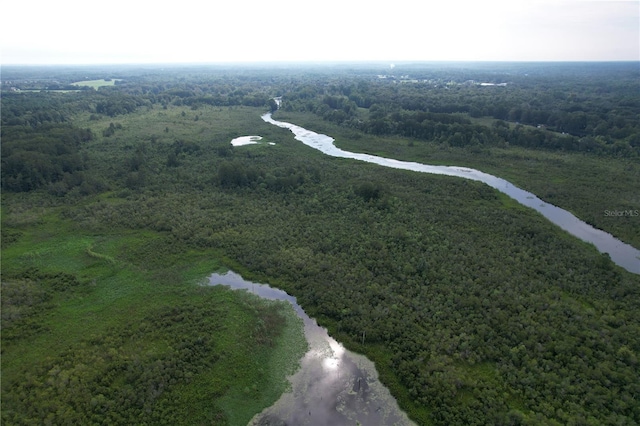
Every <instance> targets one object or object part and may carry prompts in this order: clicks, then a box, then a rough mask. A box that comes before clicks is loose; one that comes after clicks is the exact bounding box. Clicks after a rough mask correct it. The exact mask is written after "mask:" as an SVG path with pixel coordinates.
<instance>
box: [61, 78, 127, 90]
mask: <svg viewBox="0 0 640 426" xmlns="http://www.w3.org/2000/svg"><path fill="white" fill-rule="evenodd" d="M116 81H118V79H109V80H106V79H100V80H83V81H76V82H74V83H71V84H72V85H74V86H87V87H91V88H93V89H95V90H98V89H99V88H101V87H104V86H113V85H115V84H116Z"/></svg>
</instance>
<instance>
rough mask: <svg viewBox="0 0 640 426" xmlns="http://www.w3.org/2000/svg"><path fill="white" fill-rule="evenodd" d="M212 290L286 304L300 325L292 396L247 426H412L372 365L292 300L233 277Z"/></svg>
mask: <svg viewBox="0 0 640 426" xmlns="http://www.w3.org/2000/svg"><path fill="white" fill-rule="evenodd" d="M209 284H210V285H226V286H229V287H231V288H232V289H235V290H238V289H243V290H247V291H250V292H252V293H255V294H256V295H258V296H260V297H262V298H265V299H271V300H286V301H288V302H290V303H291V304H292V305H293V308H294V309H295V311H296V313H297V314H298V316H299V317H300V318H302V321H303V322H304V333H305V336H306V338H307V342H308V343H309V350H308V351H307V353H306V354H305V356H304V357H303V358H302V360H301V361H300V369H299V370H298V372H297V373H296V374H294V375H293V376H291V377H290V378H289V380H290V382H291V391H290V392H287V393H285V394H283V395H282V396H281V397H280V399H279V400H278V401H277V402H276V403H275V404H274V405H273V406H271V407H269V408H267V409H265V410H264V411H263V412H262V413H260V414H258V415H256V416H255V417H254V418H253V420H252V421H251V423H250V424H251V425H254V426H255V425H260V426H266V425H272V426H273V425H279V426H281V425H300V426H302V425H313V426H325V425H326V426H341V425H356V424H358V422H359V424H362V425H413V424H414V423H412V422H411V421H410V420H409V418H408V417H407V415H406V414H405V413H404V412H403V411H401V410H400V408H399V407H398V404H397V402H396V400H395V399H394V398H393V397H392V396H391V394H390V393H389V390H388V389H387V388H386V387H384V386H383V385H382V383H380V381H379V380H378V373H377V371H376V369H375V366H374V364H373V363H372V362H371V361H369V360H368V359H367V358H366V357H364V356H362V355H358V354H356V353H353V352H350V351H348V350H346V349H345V348H344V346H342V345H341V344H340V343H338V342H337V341H336V340H335V339H333V338H332V337H331V336H329V334H328V333H327V330H326V329H325V328H322V327H320V326H319V325H318V323H317V322H316V320H315V319H313V318H310V317H309V316H308V315H307V314H306V313H305V312H304V310H303V309H302V307H300V305H298V303H297V302H296V298H295V297H293V296H290V295H289V294H287V293H285V292H284V291H282V290H279V289H277V288H272V287H269V286H268V285H265V284H258V283H253V282H251V281H246V280H244V279H243V278H242V277H241V276H240V275H238V274H236V273H234V272H231V271H229V272H227V273H225V274H213V275H211V276H210V277H209Z"/></svg>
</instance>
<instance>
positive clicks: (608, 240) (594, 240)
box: [262, 113, 640, 274]
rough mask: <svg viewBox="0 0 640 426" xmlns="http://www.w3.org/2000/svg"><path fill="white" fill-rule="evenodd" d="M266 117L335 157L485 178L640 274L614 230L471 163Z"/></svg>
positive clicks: (633, 251)
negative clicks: (431, 161)
mask: <svg viewBox="0 0 640 426" xmlns="http://www.w3.org/2000/svg"><path fill="white" fill-rule="evenodd" d="M262 119H263V120H264V121H266V122H267V123H270V124H273V125H275V126H278V127H283V128H285V129H289V130H291V132H292V133H293V134H294V136H295V138H296V139H297V140H299V141H300V142H302V143H304V144H305V145H307V146H310V147H311V148H314V149H317V150H319V151H321V152H323V153H325V154H327V155H330V156H333V157H341V158H352V159H355V160H360V161H366V162H368V163H375V164H379V165H381V166H385V167H391V168H394V169H403V170H413V171H416V172H423V173H431V174H438V175H447V176H457V177H461V178H464V179H470V180H475V181H480V182H484V183H486V184H487V185H489V186H491V187H492V188H495V189H497V190H498V191H500V192H503V193H505V194H507V195H508V196H510V197H511V198H513V199H514V200H516V201H517V202H519V203H520V204H522V205H524V206H527V207H531V208H532V209H534V210H536V211H537V212H539V213H541V214H542V215H543V216H544V217H546V218H547V219H548V220H550V221H551V222H553V223H554V224H556V225H558V226H559V227H560V228H562V229H564V230H565V231H567V232H568V233H570V234H572V235H574V236H576V237H578V238H580V239H581V240H583V241H586V242H589V243H591V244H593V245H594V246H596V248H597V249H598V251H600V252H601V253H606V254H608V255H609V256H610V257H611V260H612V261H613V262H614V263H616V264H617V265H619V266H621V267H623V268H624V269H626V270H627V271H629V272H633V273H635V274H640V250H638V249H637V248H635V247H633V246H631V245H629V244H626V243H623V242H622V241H620V240H618V239H616V238H614V237H613V236H612V235H611V234H608V233H606V232H604V231H602V230H600V229H596V228H594V227H592V226H591V225H589V224H587V223H585V222H583V221H581V220H580V219H578V218H577V217H575V216H574V215H573V214H571V213H569V212H568V211H566V210H563V209H561V208H559V207H556V206H554V205H552V204H548V203H545V202H544V201H542V200H541V199H540V198H538V197H537V196H535V195H534V194H532V193H530V192H527V191H524V190H522V189H520V188H518V187H517V186H514V185H512V184H511V183H510V182H508V181H506V180H504V179H501V178H499V177H496V176H493V175H490V174H488V173H484V172H481V171H479V170H475V169H470V168H468V167H457V166H431V165H428V164H422V163H414V162H410V161H399V160H394V159H392V158H385V157H378V156H375V155H369V154H362V153H356V152H349V151H345V150H342V149H340V148H338V147H336V146H335V145H334V144H333V142H334V140H335V139H333V138H332V137H330V136H327V135H323V134H319V133H315V132H312V131H310V130H307V129H305V128H303V127H300V126H297V125H295V124H291V123H286V122H283V121H277V120H274V119H273V118H272V117H271V114H270V113H268V114H264V115H263V116H262Z"/></svg>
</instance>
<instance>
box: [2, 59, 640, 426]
mask: <svg viewBox="0 0 640 426" xmlns="http://www.w3.org/2000/svg"><path fill="white" fill-rule="evenodd" d="M392 71H393V74H391V70H389V68H385V67H383V66H382V65H376V64H350V65H348V64H341V65H335V66H329V65H324V66H318V67H316V68H313V69H306V68H304V67H301V66H300V67H298V66H291V67H284V66H283V67H280V68H266V67H259V66H253V67H246V68H243V69H234V68H231V67H222V66H218V67H214V66H211V67H185V68H180V67H174V68H169V69H160V68H154V67H151V66H149V67H145V68H136V67H127V68H117V67H112V68H99V67H96V68H89V67H87V68H84V69H75V68H62V67H60V68H35V67H26V68H19V67H13V68H10V67H7V68H6V69H5V67H3V69H2V73H3V81H2V122H1V124H2V128H1V132H2V134H1V137H2V255H3V267H2V371H3V376H4V377H3V381H2V393H3V406H2V420H3V423H6V424H33V423H43V424H63V423H69V422H71V423H73V422H75V423H78V422H82V423H96V424H99V423H109V424H132V423H138V424H144V423H146V424H246V423H247V422H248V421H249V419H250V418H251V416H252V415H253V414H255V413H257V412H259V411H260V410H261V409H262V408H264V407H265V406H268V405H269V404H270V403H272V402H273V401H274V400H275V399H276V398H277V395H278V394H279V393H280V392H282V390H283V388H284V385H283V380H284V377H285V375H286V372H287V371H290V370H288V368H289V369H290V368H292V366H293V368H295V359H298V358H299V357H300V354H301V353H302V352H303V350H304V343H303V342H301V339H300V336H299V335H298V334H296V330H298V332H299V325H297V324H296V323H295V320H293V319H292V317H291V313H290V312H288V311H287V310H286V309H285V308H284V307H283V306H281V305H279V304H272V303H266V302H259V301H256V300H254V299H252V298H251V297H248V296H243V295H237V294H231V292H229V291H225V290H223V289H218V288H214V289H212V288H206V287H202V286H198V285H197V284H196V283H197V282H198V280H200V279H202V278H204V277H206V275H207V274H208V273H211V272H213V271H214V270H215V269H216V268H219V267H221V266H226V267H232V268H234V269H235V270H238V271H239V272H242V273H243V274H244V275H246V276H247V277H249V278H252V279H254V280H260V281H263V282H269V283H271V284H273V285H277V286H278V287H280V288H282V289H283V290H285V291H287V292H288V293H290V294H291V295H294V296H295V297H297V299H298V301H299V302H300V304H301V305H302V306H303V307H304V308H305V310H306V311H307V312H308V313H309V315H311V316H313V317H315V318H317V320H318V321H319V323H320V324H322V325H324V326H327V327H328V329H329V331H330V333H331V334H332V335H333V336H334V337H336V339H337V340H339V341H341V342H343V343H344V344H345V345H346V346H347V347H349V348H350V349H353V350H356V351H358V352H360V353H363V354H365V355H366V356H368V357H369V358H370V359H371V360H373V361H374V362H375V363H376V367H377V368H378V370H379V371H380V376H381V380H382V381H383V382H384V383H385V385H387V386H388V387H389V389H390V390H391V392H392V394H393V395H394V396H395V397H396V398H397V400H398V402H399V404H400V406H401V407H402V408H403V409H404V410H406V411H407V413H408V414H409V416H410V418H412V419H413V420H414V421H415V422H416V423H418V424H426V425H428V424H438V425H440V424H442V425H449V424H505V425H507V424H635V423H638V422H640V404H638V403H637V401H636V395H638V394H640V385H639V383H640V374H639V373H638V371H640V369H639V368H638V354H639V352H640V320H639V319H638V316H637V312H638V309H639V308H640V306H639V304H640V277H639V276H637V275H634V274H631V273H628V272H626V271H624V270H623V269H621V268H619V267H618V266H616V265H615V264H613V263H612V262H611V261H610V260H609V259H608V257H607V256H604V255H601V254H600V253H598V252H597V251H596V250H595V248H594V247H593V246H591V245H589V244H586V243H584V242H582V241H580V240H578V239H576V238H574V237H572V236H570V235H568V234H566V233H564V232H563V231H562V230H560V229H559V228H557V227H556V226H554V225H552V224H550V223H549V222H548V221H546V219H544V218H543V217H542V216H540V215H538V214H537V213H536V212H534V211H532V210H530V209H527V208H524V207H522V206H520V205H519V204H517V203H515V202H514V201H513V200H511V199H509V198H507V197H506V196H504V195H502V194H500V193H498V192H496V191H494V190H493V189H491V188H489V187H487V186H485V185H483V184H481V183H477V182H471V181H465V180H461V179H458V178H452V177H444V176H432V175H424V174H417V173H413V172H407V171H401V170H392V169H384V168H381V167H379V166H376V165H372V164H363V163H358V162H354V161H352V160H346V159H335V158H330V157H326V156H323V154H321V153H319V152H317V151H314V150H311V149H309V148H307V147H305V146H304V145H302V144H301V143H299V142H297V141H295V140H294V139H293V137H292V135H291V134H290V133H289V132H288V131H287V130H285V129H280V128H277V127H275V126H271V125H269V124H268V123H265V122H264V121H262V120H261V119H260V115H261V114H262V113H264V112H266V111H268V110H274V109H275V106H274V103H273V101H272V98H273V97H275V96H279V97H282V108H281V109H280V110H279V111H277V112H276V113H275V114H276V117H278V118H281V119H286V120H290V121H292V122H295V123H296V124H300V125H303V126H306V127H307V128H310V129H312V130H315V131H323V132H326V133H327V134H330V135H332V136H333V137H335V138H336V143H337V144H338V145H340V146H345V147H347V148H349V149H351V150H354V151H356V150H358V151H362V152H372V153H376V154H381V155H385V156H388V157H394V158H399V159H410V160H414V161H423V162H425V163H434V164H435V163H437V164H456V165H461V166H472V167H475V168H478V169H480V170H485V171H487V172H490V173H492V174H495V175H498V176H502V177H505V178H508V179H509V180H511V181H512V182H514V183H515V184H517V185H519V186H521V187H523V188H524V189H527V190H530V191H532V192H534V193H536V194H537V195H539V196H540V197H541V198H543V199H545V200H547V201H549V202H553V203H554V204H556V205H558V206H560V207H563V208H566V209H568V210H571V211H572V212H573V213H575V214H576V215H577V216H578V217H580V218H582V219H583V220H586V221H588V222H589V223H592V224H594V225H595V226H597V227H599V228H602V229H605V230H607V231H608V232H611V233H612V234H613V235H615V236H616V237H618V238H620V239H622V240H623V241H626V242H629V243H631V244H633V245H634V246H635V247H638V246H640V218H639V217H636V216H633V215H628V216H623V217H616V218H610V217H609V218H607V217H604V214H603V211H604V210H605V209H613V208H615V209H620V210H624V211H637V210H640V199H639V198H638V193H640V192H639V191H638V190H639V189H640V188H639V185H638V182H640V165H639V164H640V161H639V160H640V120H639V119H638V117H639V116H640V102H639V101H638V98H637V96H635V95H634V93H638V89H639V86H640V80H639V79H638V71H639V70H638V64H637V63H615V64H553V65H550V64H406V65H402V64H399V65H397V66H396V68H394V69H393V70H392ZM97 78H101V79H103V78H109V79H117V82H116V83H117V84H114V85H111V86H105V87H100V88H99V89H98V90H93V89H91V90H86V89H78V88H77V87H76V86H71V83H76V82H78V81H81V80H88V79H97ZM70 87H74V89H73V90H72V89H70ZM37 90H39V91H37ZM242 135H260V136H262V137H263V138H264V139H263V140H264V141H267V142H272V143H274V145H270V144H268V143H263V144H256V145H251V146H242V147H232V146H231V145H230V140H231V139H232V138H234V137H237V136H242ZM639 261H640V260H639ZM363 336H366V337H364V338H363ZM251 355H255V356H257V357H258V358H260V360H262V362H263V365H274V367H273V368H272V369H271V368H270V369H266V370H265V369H264V368H261V367H260V366H259V365H257V363H255V362H254V361H251V360H250V358H251ZM278 359H287V360H289V362H288V366H283V365H280V366H279V367H276V366H275V365H276V364H275V363H276V360H278ZM292 360H293V361H292ZM239 400H243V401H248V402H246V405H244V406H243V405H241V404H240V403H239V402H238V401H239ZM234 401H235V402H234ZM114 407H118V410H115V408H114Z"/></svg>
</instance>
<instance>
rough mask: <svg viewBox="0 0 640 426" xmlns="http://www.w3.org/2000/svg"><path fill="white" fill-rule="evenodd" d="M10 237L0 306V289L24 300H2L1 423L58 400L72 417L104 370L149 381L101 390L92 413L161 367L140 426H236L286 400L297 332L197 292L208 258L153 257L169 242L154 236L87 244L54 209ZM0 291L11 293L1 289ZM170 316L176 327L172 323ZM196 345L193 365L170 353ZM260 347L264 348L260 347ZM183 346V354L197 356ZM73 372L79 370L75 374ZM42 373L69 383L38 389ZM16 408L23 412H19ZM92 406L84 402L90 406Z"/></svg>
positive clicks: (276, 307)
mask: <svg viewBox="0 0 640 426" xmlns="http://www.w3.org/2000/svg"><path fill="white" fill-rule="evenodd" d="M5 203H6V201H5ZM5 205H6V204H5ZM5 219H6V220H5ZM3 220H5V222H6V223H11V222H12V221H11V214H9V215H8V217H7V215H6V213H5V211H3ZM18 229H19V232H20V237H19V238H18V240H17V241H16V242H14V243H12V244H10V245H9V246H8V247H5V248H4V249H3V252H2V254H3V296H4V295H5V294H9V293H4V291H5V289H7V291H8V292H9V291H13V289H16V288H22V289H23V290H21V291H23V292H26V293H25V294H26V295H25V296H20V297H14V298H10V297H3V336H2V337H3V342H2V351H3V353H2V371H3V381H2V393H3V402H4V404H3V419H4V421H5V422H7V423H11V424H23V423H29V422H32V421H37V420H36V419H41V420H42V419H43V417H42V416H43V414H42V413H43V412H47V411H48V410H49V409H51V410H54V409H53V408H50V407H56V406H60V407H64V406H65V404H66V403H68V402H69V401H75V402H74V404H79V406H80V407H82V404H83V402H82V401H84V399H83V397H82V396H81V395H83V394H88V395H89V397H95V396H96V395H97V394H98V393H99V394H104V393H105V392H107V391H106V390H104V389H102V388H101V386H103V385H101V384H100V383H102V381H104V380H103V379H100V377H111V376H110V374H112V373H109V372H110V371H113V368H116V365H129V367H127V368H129V369H131V368H134V364H131V363H132V362H133V361H134V360H136V359H137V360H139V361H141V362H142V364H141V365H143V366H144V368H145V369H147V370H149V373H141V375H140V376H138V375H134V376H131V375H129V376H122V377H120V378H118V376H117V375H116V376H114V378H113V380H114V381H113V382H112V383H111V384H110V385H109V386H108V387H107V388H105V389H108V391H109V392H111V393H110V394H105V395H106V396H105V398H106V399H105V401H104V404H107V405H108V404H111V403H115V401H116V400H117V399H118V398H119V396H118V395H119V394H118V392H125V391H126V390H127V389H129V387H132V389H135V387H136V386H139V385H140V384H144V383H146V382H144V380H147V379H144V378H145V377H155V376H154V374H151V375H149V374H150V373H151V371H152V370H151V369H153V368H157V367H155V366H158V365H163V366H164V367H162V368H163V371H164V373H163V374H164V375H165V376H163V377H162V379H157V380H156V379H153V380H155V381H154V383H156V384H155V385H154V386H158V380H160V382H159V383H160V385H161V388H162V389H164V391H163V392H161V393H160V395H159V396H158V397H156V396H155V395H154V396H153V398H156V399H155V400H154V401H156V402H155V403H154V404H152V405H150V407H154V408H153V410H152V412H151V414H147V415H146V416H150V417H148V418H153V416H155V415H157V416H159V417H158V418H163V419H164V418H170V417H171V415H176V416H177V417H176V418H180V420H178V421H177V423H176V424H197V423H200V422H202V421H208V422H212V423H214V424H216V423H220V422H222V423H226V422H227V421H230V422H231V424H246V423H247V421H248V420H249V419H250V418H251V417H252V416H253V415H254V414H256V413H258V412H260V411H261V410H262V409H264V408H265V407H267V406H269V405H271V404H272V403H273V402H275V400H276V399H277V398H278V397H279V395H280V394H281V393H282V392H283V391H284V390H285V389H286V386H287V382H286V376H287V375H289V374H292V372H293V371H294V370H295V368H296V366H297V362H298V360H299V359H300V357H301V356H302V354H303V353H304V351H305V348H306V342H305V340H304V336H303V334H302V324H301V321H299V320H296V318H297V317H296V316H295V313H294V312H293V309H292V308H291V307H290V305H288V304H287V303H263V302H262V301H260V300H256V299H257V298H255V296H252V295H248V294H243V293H239V292H232V291H230V290H227V289H224V288H212V287H202V286H200V285H197V282H199V281H201V280H202V279H203V278H204V277H205V276H206V274H208V273H210V272H212V271H214V270H216V269H217V268H219V266H220V265H219V264H217V263H216V262H215V261H213V260H212V259H213V257H214V254H213V253H212V252H210V251H196V250H186V251H185V252H178V251H176V252H171V251H166V250H164V251H163V250H156V249H157V248H159V247H162V246H163V245H170V244H171V242H170V241H168V240H167V237H166V236H164V235H162V234H159V233H154V232H149V231H140V232H134V231H128V232H127V231H124V232H112V233H108V234H93V233H87V232H86V230H85V231H82V230H81V229H79V228H78V227H77V225H76V224H74V223H71V222H67V221H65V220H61V219H59V218H58V216H57V215H56V208H52V209H51V210H48V211H46V212H44V213H43V214H42V216H41V220H40V221H38V222H37V223H36V224H34V223H30V224H27V225H22V226H19V227H18ZM5 230H6V226H3V232H4V231H5ZM154 257H155V262H154V265H161V264H164V265H166V266H165V267H164V268H162V267H160V268H156V267H152V265H149V264H147V260H148V259H150V258H154ZM25 271H32V272H30V274H31V275H30V276H29V277H26V276H25V273H27V272H25ZM34 271H35V272H34ZM61 272H64V274H66V275H65V276H69V277H75V278H73V279H72V282H73V283H75V284H74V287H73V288H70V289H67V290H59V288H58V287H51V285H52V284H51V283H55V282H57V281H55V280H54V279H53V278H50V277H55V276H57V275H56V274H60V273H61ZM34 274H35V275H34ZM70 279H71V278H70ZM12 282H15V283H16V285H13V286H11V283H12ZM21 283H22V284H21ZM7 286H8V287H7ZM29 292H30V293H29ZM37 295H40V296H42V295H45V296H46V297H44V298H43V300H44V301H43V302H42V303H35V304H32V305H30V306H26V307H25V306H24V300H34V296H37ZM29 303H31V302H29ZM16 307H17V309H18V311H16V310H15V309H14V308H16ZM176 307H178V308H176ZM180 307H181V308H180ZM25 308H28V309H25ZM20 309H22V310H20ZM175 309H182V310H183V311H184V312H185V314H181V313H180V312H178V314H175V313H174V311H175ZM9 312H14V313H15V312H19V313H20V312H21V313H22V316H23V317H22V318H20V315H14V317H15V318H13V319H11V320H9V321H6V318H5V314H7V313H9ZM189 312H200V314H199V315H201V316H202V318H209V319H208V320H207V321H211V324H210V325H207V324H208V322H207V323H202V322H198V321H197V318H199V317H198V316H197V315H196V316H195V318H196V320H195V321H194V320H192V319H191V318H193V317H194V315H192V314H188V313H189ZM167 315H169V317H167ZM171 315H179V316H178V317H176V319H175V320H173V319H172V317H171ZM167 318H169V319H170V320H171V321H169V320H167ZM179 318H184V320H180V319H179ZM269 318H272V319H273V318H275V320H277V319H278V318H284V319H283V322H282V323H281V325H279V326H274V327H273V330H272V331H274V332H275V334H273V336H274V337H275V340H273V341H272V342H271V343H268V344H265V343H264V340H261V341H256V340H255V339H256V330H258V329H257V328H256V327H258V326H259V325H260V324H262V323H263V322H264V321H267V320H269ZM183 321H190V322H188V323H186V324H185V323H184V322H183ZM192 322H193V324H192ZM12 327H13V328H12ZM203 327H204V328H203ZM190 330H195V331H190ZM198 330H199V331H198ZM278 330H280V331H278ZM7 331H8V332H7ZM205 332H206V334H203V333H205ZM198 335H200V336H207V338H208V339H210V340H211V342H210V345H211V349H210V350H208V351H206V352H205V353H203V354H202V355H201V358H194V359H191V358H188V357H190V356H193V355H188V354H192V352H184V350H181V351H177V350H176V348H179V347H181V346H180V345H183V344H184V342H183V343H179V341H180V339H184V338H185V337H188V338H191V337H194V336H196V337H197V336H198ZM16 336H17V337H16ZM136 336H138V337H136ZM176 336H183V337H180V338H179V340H178V343H176V342H174V340H175V339H176ZM269 336H271V334H268V335H267V337H265V338H268V339H271V338H272V337H269ZM10 337H11V340H7V339H9V338H10ZM194 338H195V337H194ZM269 341H271V340H269ZM196 342H197V341H196ZM176 345H177V346H176ZM192 345H193V344H189V345H188V346H186V347H185V348H186V349H185V350H189V351H193V350H194V348H197V346H195V347H194V346H192ZM189 348H191V349H189ZM71 354H73V355H71ZM185 356H186V357H187V358H186V359H191V361H189V364H187V365H189V368H190V369H194V370H193V372H192V373H189V374H188V375H186V376H185V375H183V374H182V373H180V370H174V369H172V368H173V367H171V366H173V365H180V362H183V361H181V360H182V359H183V358H184V357H185ZM158 363H161V364H158ZM175 363H178V364H175ZM82 365H85V366H88V369H86V371H85V370H82V371H80V370H78V368H79V366H82ZM135 365H137V364H135ZM52 368H53V369H58V370H60V369H61V370H62V373H60V374H65V375H66V376H70V377H76V376H77V377H78V382H77V385H74V384H73V383H76V382H73V383H72V384H71V385H70V386H67V387H65V388H64V389H63V388H59V387H57V386H58V384H56V383H57V382H55V381H47V380H46V374H45V375H44V376H41V374H44V373H46V371H49V370H51V369H52ZM83 368H84V367H83ZM136 368H137V367H136ZM56 371H57V370H56ZM189 371H191V370H189ZM196 373H197V374H196ZM74 375H75V376H74ZM172 375H173V378H171V377H172ZM25 377H29V379H28V380H30V381H32V382H33V388H32V389H31V388H30V389H31V390H30V391H26V390H25V389H24V388H23V387H22V386H21V385H20V383H23V382H25V380H26V379H25ZM141 380H142V381H143V382H141ZM73 389H76V391H77V392H79V394H78V395H77V396H75V397H71V396H68V395H67V393H65V392H72V391H73ZM101 389H102V390H101ZM247 389H249V391H248V393H247ZM42 392H44V393H42ZM50 392H54V394H51V393H50ZM143 393H144V392H143ZM45 395H49V396H45ZM53 395H55V396H53ZM59 398H62V399H59ZM66 398H68V399H66ZM146 398H149V395H147V397H146ZM100 401H102V400H100ZM109 401H111V402H109ZM176 401H178V402H179V401H183V402H184V404H182V405H180V404H179V403H178V402H176ZM23 403H25V404H28V405H27V406H22V404H23ZM95 403H96V402H95V401H94V400H91V406H93V405H94V404H95ZM146 403H150V402H149V400H147V402H146ZM43 404H44V405H43ZM47 404H48V405H47ZM105 406H106V405H105ZM48 407H49V408H48ZM186 407H188V409H187V408H186ZM127 410H129V411H126V413H125V414H123V416H125V417H123V418H122V419H116V418H109V419H107V417H104V416H106V415H105V414H104V413H103V414H96V413H95V412H93V413H92V410H88V411H86V412H85V411H83V409H82V408H77V409H76V412H75V413H71V412H66V414H61V413H62V412H63V411H64V410H63V411H60V410H58V412H57V413H56V412H55V410H54V411H51V412H50V414H49V415H48V417H47V418H48V419H49V420H52V421H54V422H64V421H80V422H86V421H96V420H97V419H98V418H101V419H103V420H105V421H109V422H116V423H122V422H123V421H124V422H126V421H127V420H125V419H127V418H128V419H132V417H126V415H129V414H131V415H135V413H136V412H137V411H136V408H135V407H129V408H127ZM181 412H182V415H181V416H178V415H179V414H180V413H181ZM167 413H169V414H167ZM171 413H173V414H171ZM92 416H93V417H92ZM96 416H97V417H96ZM100 416H103V417H100Z"/></svg>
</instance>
